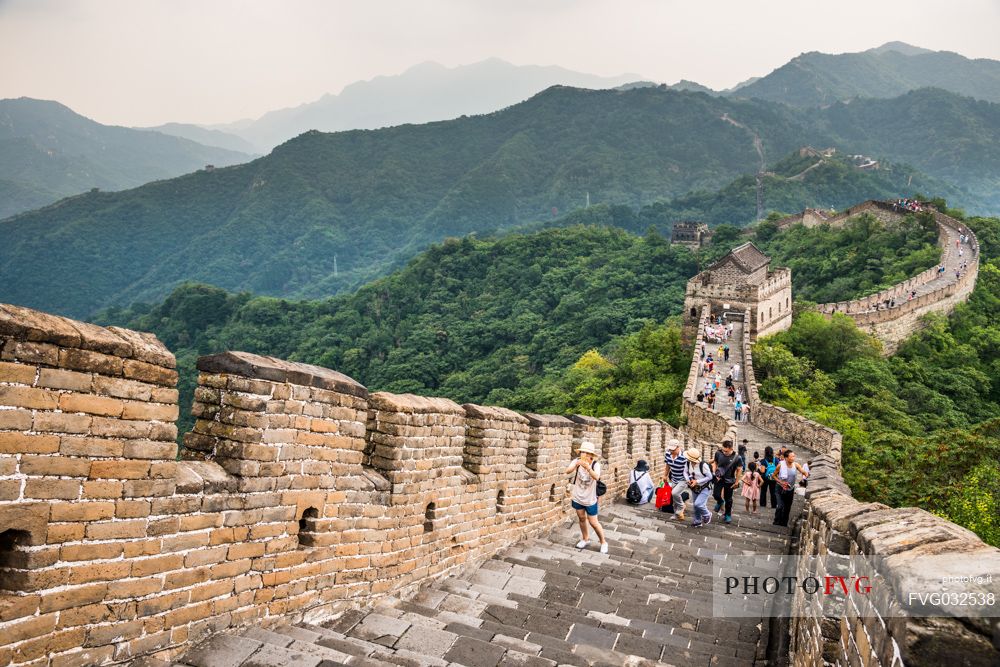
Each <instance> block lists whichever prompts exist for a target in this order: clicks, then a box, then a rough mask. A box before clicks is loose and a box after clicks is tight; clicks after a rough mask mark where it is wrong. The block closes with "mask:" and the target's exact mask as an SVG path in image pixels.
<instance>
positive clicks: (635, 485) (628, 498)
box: [625, 472, 647, 505]
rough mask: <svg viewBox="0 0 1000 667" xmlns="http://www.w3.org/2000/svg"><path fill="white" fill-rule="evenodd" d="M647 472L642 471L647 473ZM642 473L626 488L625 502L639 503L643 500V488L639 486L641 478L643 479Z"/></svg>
mask: <svg viewBox="0 0 1000 667" xmlns="http://www.w3.org/2000/svg"><path fill="white" fill-rule="evenodd" d="M645 474H647V473H645V472H644V473H642V475H645ZM642 475H639V477H638V478H637V479H634V480H632V483H631V484H629V485H628V488H627V489H626V490H625V502H627V503H629V504H630V505H638V504H640V503H641V502H642V489H640V488H639V480H640V479H642Z"/></svg>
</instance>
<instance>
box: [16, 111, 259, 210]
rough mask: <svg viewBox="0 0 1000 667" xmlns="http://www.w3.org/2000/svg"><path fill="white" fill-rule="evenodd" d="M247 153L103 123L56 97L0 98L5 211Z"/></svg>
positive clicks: (234, 158)
mask: <svg viewBox="0 0 1000 667" xmlns="http://www.w3.org/2000/svg"><path fill="white" fill-rule="evenodd" d="M247 158H248V156H246V155H244V154H242V153H236V152H233V151H227V150H223V149H220V148H213V147H209V146H203V145H201V144H197V143H195V142H193V141H188V140H186V139H180V138H178V137H169V136H166V135H163V134H160V133H157V132H143V131H139V130H132V129H129V128H124V127H112V126H108V125H101V124H100V123H95V122H94V121H92V120H90V119H88V118H84V117H83V116H80V115H79V114H76V113H74V112H73V111H72V110H70V109H69V108H67V107H65V106H63V105H61V104H59V103H57V102H48V101H42V100H33V99H29V98H24V97H22V98H19V99H8V100H0V182H3V183H4V184H5V185H4V186H3V191H4V192H10V193H12V194H13V196H12V197H11V198H9V199H8V198H0V218H4V217H7V216H9V215H13V214H14V213H18V212H20V211H23V210H26V209H29V208H34V207H37V206H40V205H43V204H47V203H50V202H52V201H54V200H55V199H58V198H59V197H64V196H67V195H74V194H78V193H80V192H85V191H87V190H89V189H91V188H94V187H96V188H101V189H107V190H120V189H123V188H129V187H135V186H137V185H141V184H142V183H146V182H149V181H152V180H155V179H161V178H170V177H173V176H177V175H179V174H183V173H186V172H190V171H194V170H195V169H198V168H200V167H204V166H205V165H206V164H214V165H229V164H235V163H238V162H242V161H244V160H246V159H247Z"/></svg>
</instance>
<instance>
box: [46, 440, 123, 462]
mask: <svg viewBox="0 0 1000 667" xmlns="http://www.w3.org/2000/svg"><path fill="white" fill-rule="evenodd" d="M52 437H55V436H52ZM57 440H58V441H59V445H58V451H59V453H60V454H64V455H66V456H92V457H104V458H121V455H122V452H123V451H124V449H125V446H124V444H123V443H122V441H121V440H109V439H106V438H84V437H79V436H70V435H66V436H62V437H61V438H57Z"/></svg>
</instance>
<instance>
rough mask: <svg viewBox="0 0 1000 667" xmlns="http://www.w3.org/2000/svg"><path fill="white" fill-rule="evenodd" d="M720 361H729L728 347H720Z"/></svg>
mask: <svg viewBox="0 0 1000 667" xmlns="http://www.w3.org/2000/svg"><path fill="white" fill-rule="evenodd" d="M722 360H723V361H729V345H728V344H727V345H723V346H722Z"/></svg>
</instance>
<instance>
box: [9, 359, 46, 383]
mask: <svg viewBox="0 0 1000 667" xmlns="http://www.w3.org/2000/svg"><path fill="white" fill-rule="evenodd" d="M37 370H38V369H37V368H36V367H35V366H31V365H28V364H18V363H10V362H6V361H0V382H9V383H11V384H26V385H32V384H34V383H35V373H36V372H37Z"/></svg>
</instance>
